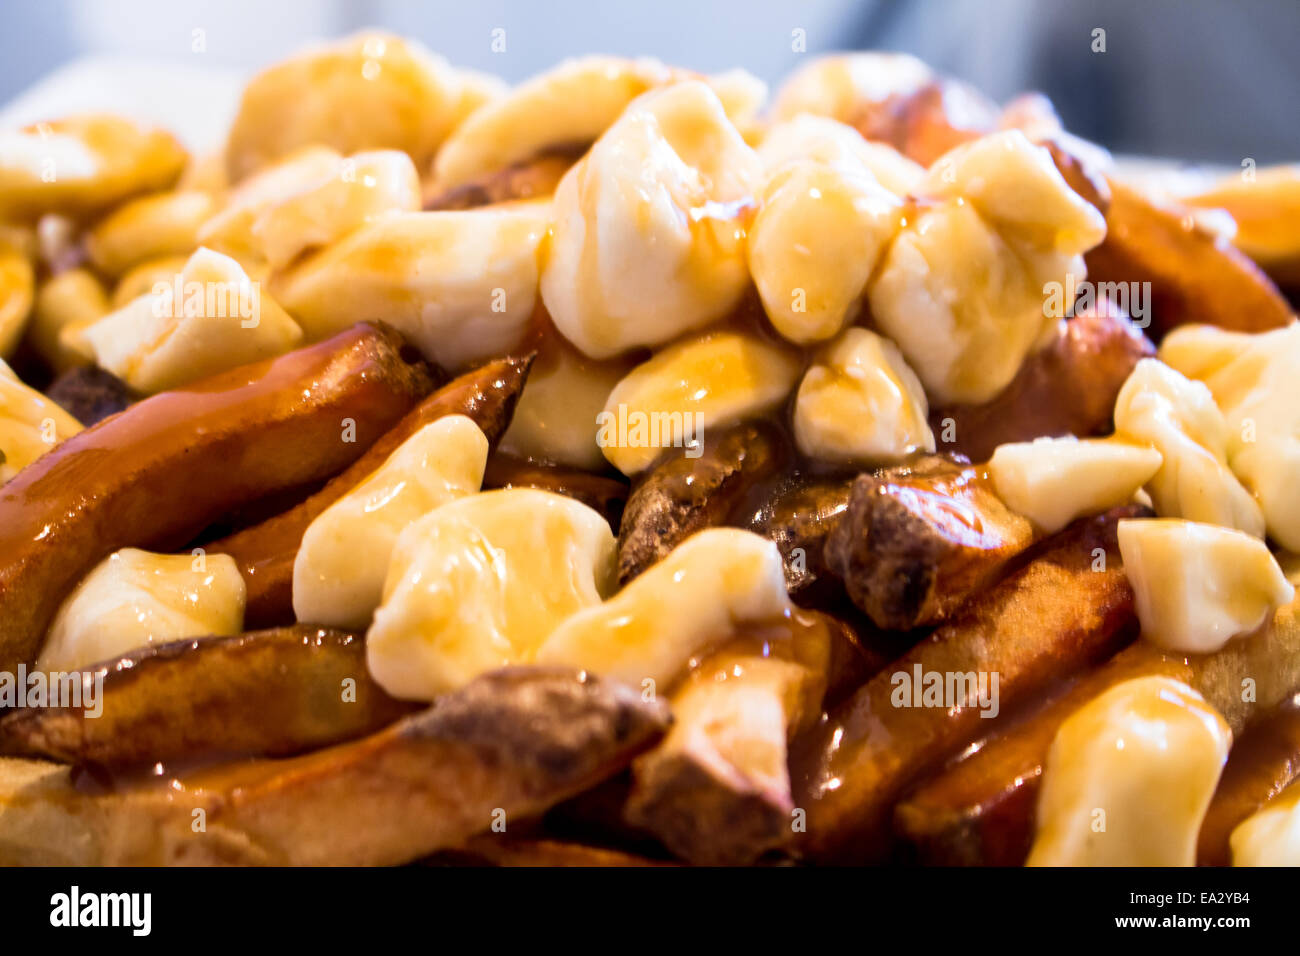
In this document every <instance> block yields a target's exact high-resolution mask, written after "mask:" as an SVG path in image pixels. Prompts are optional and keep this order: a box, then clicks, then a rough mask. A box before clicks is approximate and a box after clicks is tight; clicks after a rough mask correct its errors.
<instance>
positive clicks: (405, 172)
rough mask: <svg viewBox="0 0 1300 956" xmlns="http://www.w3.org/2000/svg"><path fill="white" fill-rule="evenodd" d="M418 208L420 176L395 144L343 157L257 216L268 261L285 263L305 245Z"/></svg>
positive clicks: (257, 232) (256, 228)
mask: <svg viewBox="0 0 1300 956" xmlns="http://www.w3.org/2000/svg"><path fill="white" fill-rule="evenodd" d="M419 208H420V177H419V175H418V174H417V173H416V171H415V164H414V163H413V162H411V157H409V156H407V155H406V154H405V153H402V152H399V151H397V150H395V149H387V150H375V151H374V152H369V153H357V154H355V155H353V156H349V157H348V158H346V159H342V158H341V159H339V161H338V164H337V166H336V167H335V169H334V170H333V171H332V172H331V174H328V175H324V176H322V177H321V178H320V179H319V180H317V182H316V183H315V184H314V185H308V186H306V187H305V188H303V189H302V190H301V191H300V192H296V193H294V194H292V195H290V196H287V197H286V198H284V199H283V200H281V201H279V202H276V203H273V204H272V205H271V206H270V207H269V208H268V209H266V211H264V212H263V213H262V214H261V215H259V216H258V217H257V219H256V220H255V221H254V222H253V225H252V232H253V236H254V238H255V239H256V240H257V242H258V243H259V245H260V246H261V251H262V253H263V255H264V256H265V257H266V261H267V264H268V265H270V267H271V268H272V269H282V268H284V266H286V265H288V264H289V263H290V262H291V261H293V259H294V258H296V257H297V256H298V255H300V254H301V253H302V252H303V251H305V250H308V249H313V248H318V247H320V246H325V245H328V244H329V243H331V242H333V241H335V240H336V239H339V238H341V237H343V236H345V235H347V234H348V233H349V232H351V231H352V230H353V229H356V228H357V227H358V226H361V225H364V224H365V223H367V222H370V221H372V220H374V219H379V218H381V217H383V216H386V215H388V214H389V213H393V212H414V211H415V210H418V209H419Z"/></svg>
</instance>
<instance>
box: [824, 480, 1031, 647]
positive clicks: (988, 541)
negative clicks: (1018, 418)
mask: <svg viewBox="0 0 1300 956" xmlns="http://www.w3.org/2000/svg"><path fill="white" fill-rule="evenodd" d="M1036 537H1037V535H1036V532H1035V531H1034V528H1033V526H1032V525H1031V524H1030V522H1029V521H1028V520H1027V519H1025V518H1023V517H1021V516H1020V515H1018V514H1015V513H1014V512H1012V511H1011V510H1010V509H1009V508H1007V506H1006V505H1005V504H1003V503H1002V500H1001V499H1000V498H999V497H998V496H997V492H996V491H995V490H994V488H993V481H992V479H991V478H990V477H989V475H988V472H987V471H986V470H985V469H984V468H982V467H979V466H973V465H965V466H963V465H960V464H956V463H950V462H945V461H943V460H942V459H928V460H922V462H921V463H920V464H919V466H910V465H909V466H901V467H899V468H891V469H888V470H886V471H882V472H880V473H878V474H863V475H859V476H858V477H857V479H856V480H855V481H854V483H853V492H852V495H851V496H850V498H849V505H848V508H847V509H846V510H845V512H844V515H843V516H842V518H841V519H840V521H839V523H838V524H837V525H836V526H835V528H834V530H833V531H832V532H831V534H830V536H829V537H828V538H827V540H826V549H825V560H826V564H827V566H828V567H830V568H831V569H832V570H833V571H834V572H835V573H836V574H838V575H839V577H840V578H841V579H842V580H843V581H844V586H845V589H846V590H847V591H848V593H849V597H850V598H852V599H853V603H854V604H856V605H857V606H858V607H859V608H860V609H861V610H862V611H863V612H864V613H865V614H866V615H867V616H868V617H870V618H871V620H872V621H874V622H875V623H876V625H877V626H879V627H883V628H892V629H896V630H907V629H909V628H913V627H917V626H919V625H923V624H932V623H935V622H937V621H942V620H944V619H946V618H948V617H950V616H951V615H952V614H953V613H954V612H955V611H956V610H957V609H958V608H959V607H961V605H962V604H964V603H965V602H966V600H967V599H968V598H970V597H971V596H972V595H974V594H977V593H978V592H979V591H980V590H982V589H983V588H984V587H985V586H986V585H987V584H989V583H990V582H991V581H993V580H994V579H996V578H997V577H998V575H999V574H1000V573H1001V572H1002V570H1003V569H1004V568H1005V567H1006V565H1007V563H1008V562H1009V561H1011V560H1012V559H1013V558H1015V557H1016V556H1017V555H1019V554H1020V553H1022V552H1023V551H1024V550H1025V549H1026V548H1028V547H1029V546H1030V545H1031V544H1033V543H1034V541H1035V539H1036Z"/></svg>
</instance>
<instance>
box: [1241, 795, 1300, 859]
mask: <svg viewBox="0 0 1300 956" xmlns="http://www.w3.org/2000/svg"><path fill="white" fill-rule="evenodd" d="M1228 842H1229V846H1230V847H1231V848H1232V865H1233V866H1300V784H1295V783H1293V784H1291V786H1289V787H1287V789H1286V790H1284V791H1283V792H1282V793H1281V794H1279V795H1278V796H1277V797H1275V798H1273V799H1272V800H1270V801H1269V802H1268V803H1266V804H1264V807H1263V809H1261V810H1259V811H1257V812H1255V813H1253V814H1251V815H1250V816H1249V817H1247V818H1246V819H1245V820H1243V821H1242V822H1241V823H1239V824H1238V825H1237V827H1236V829H1234V830H1233V831H1232V836H1231V837H1229V841H1228Z"/></svg>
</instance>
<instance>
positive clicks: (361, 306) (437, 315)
mask: <svg viewBox="0 0 1300 956" xmlns="http://www.w3.org/2000/svg"><path fill="white" fill-rule="evenodd" d="M548 222H549V203H548V202H547V201H545V200H542V201H533V202H526V203H510V204H507V205H502V206H491V207H487V208H483V209H472V210H469V211H465V212H405V213H395V214H393V215H390V216H386V217H384V218H382V219H377V220H375V221H374V222H370V223H367V224H366V225H364V226H362V227H361V228H360V229H358V230H356V231H355V232H352V233H350V234H349V235H347V236H345V237H344V238H343V239H340V240H339V241H338V242H336V243H334V244H332V245H329V246H326V247H325V248H324V249H322V250H320V251H319V252H317V253H315V254H314V255H312V256H308V257H307V258H305V259H303V260H302V261H301V262H299V263H298V264H297V265H295V266H294V267H293V268H292V269H289V270H287V271H285V272H281V273H278V274H276V275H275V276H274V277H273V278H272V280H271V290H272V292H273V293H274V295H275V297H276V298H277V299H278V300H279V301H280V302H281V303H283V305H284V307H285V308H286V309H288V310H289V311H290V312H291V313H292V314H293V315H294V316H296V317H297V319H298V321H299V322H301V323H302V327H303V330H304V331H305V332H306V334H307V338H308V339H309V340H311V341H316V340H318V339H323V338H326V337H327V336H330V335H332V334H334V333H335V332H339V331H341V330H343V329H346V328H348V327H350V326H351V325H352V324H353V323H355V322H356V321H357V320H358V319H359V318H360V317H362V316H364V317H365V318H367V319H379V320H382V321H384V322H387V323H389V324H390V325H392V326H393V327H394V328H396V329H398V331H400V332H402V333H403V334H404V335H405V336H406V337H407V339H409V340H410V341H411V342H412V343H413V344H414V345H416V346H417V347H418V348H419V349H420V350H421V351H422V352H423V353H424V355H425V357H426V358H428V359H430V360H432V361H434V362H437V363H438V364H439V365H441V366H442V367H443V368H445V369H448V370H453V371H454V370H459V369H464V368H467V367H469V366H472V365H474V364H476V363H479V362H483V361H486V360H487V359H490V358H495V357H496V356H499V355H505V354H508V353H510V352H511V351H513V350H515V349H517V348H519V347H520V346H521V345H522V344H523V342H524V337H525V334H526V333H527V331H528V322H529V319H530V318H531V317H532V315H533V309H534V307H535V305H536V302H537V276H538V246H539V245H540V244H541V241H542V238H543V237H544V236H545V235H546V230H547V225H548Z"/></svg>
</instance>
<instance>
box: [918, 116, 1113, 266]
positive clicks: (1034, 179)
mask: <svg viewBox="0 0 1300 956" xmlns="http://www.w3.org/2000/svg"><path fill="white" fill-rule="evenodd" d="M920 192H921V193H922V194H923V195H925V196H927V197H931V198H934V199H954V200H955V199H965V200H966V201H967V202H969V203H971V204H972V205H974V207H975V208H976V209H977V210H979V213H980V215H981V216H983V217H984V218H985V219H986V220H988V221H989V222H991V223H993V224H994V225H995V226H996V227H997V228H998V230H999V232H1000V233H1001V235H1002V236H1003V238H1006V239H1012V240H1018V241H1019V242H1022V243H1024V244H1025V245H1026V247H1028V248H1030V249H1032V250H1034V251H1043V252H1056V253H1060V254H1061V255H1065V256H1075V255H1078V254H1080V253H1083V252H1086V251H1087V250H1089V249H1091V248H1092V247H1093V246H1096V245H1098V244H1099V243H1100V242H1101V241H1102V240H1103V239H1105V238H1106V220H1105V217H1103V216H1102V214H1101V212H1100V211H1098V210H1097V208H1096V207H1095V206H1093V205H1092V204H1091V203H1089V202H1088V201H1087V200H1085V199H1084V198H1083V197H1082V196H1080V195H1079V194H1078V193H1076V192H1075V191H1074V190H1073V189H1071V188H1070V187H1069V184H1067V183H1066V181H1065V179H1064V177H1062V176H1061V173H1060V171H1059V170H1058V169H1057V168H1056V164H1055V163H1054V162H1052V157H1051V154H1050V153H1049V152H1048V151H1047V150H1046V149H1045V148H1044V147H1042V146H1036V145H1035V144H1033V143H1031V142H1030V141H1029V139H1028V138H1027V137H1026V136H1025V134H1024V133H1022V132H1020V131H1019V130H1006V131H1004V132H1000V133H992V134H990V135H988V136H981V137H980V138H979V139H976V140H972V141H971V142H969V143H966V144H964V145H962V146H958V147H957V148H956V149H953V150H951V151H950V152H948V153H947V154H945V155H944V156H943V157H941V158H940V159H939V160H938V161H936V162H935V163H934V165H932V166H931V167H930V169H929V171H928V173H927V174H926V177H925V181H924V182H923V183H922V184H921V186H920ZM1076 277H1077V278H1082V275H1077V276H1076Z"/></svg>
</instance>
